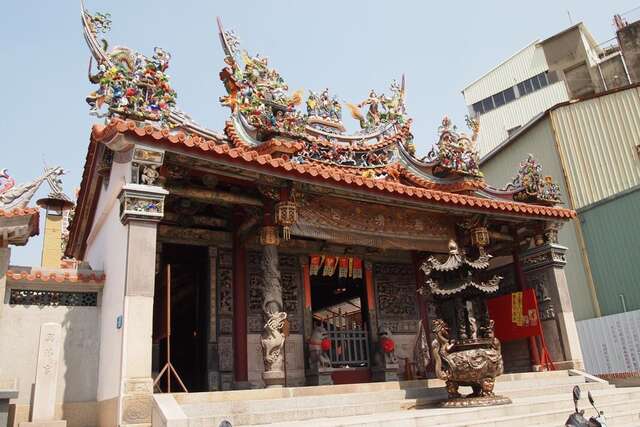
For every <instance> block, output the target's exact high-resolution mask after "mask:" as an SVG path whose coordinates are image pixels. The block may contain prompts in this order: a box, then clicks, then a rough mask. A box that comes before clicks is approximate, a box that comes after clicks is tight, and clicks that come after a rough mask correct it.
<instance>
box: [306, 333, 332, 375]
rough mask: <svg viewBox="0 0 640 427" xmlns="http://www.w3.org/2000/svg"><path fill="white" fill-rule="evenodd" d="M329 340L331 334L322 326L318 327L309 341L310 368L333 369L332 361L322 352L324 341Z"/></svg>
mask: <svg viewBox="0 0 640 427" xmlns="http://www.w3.org/2000/svg"><path fill="white" fill-rule="evenodd" d="M325 338H327V339H328V338H329V333H328V332H327V330H326V329H325V328H323V327H322V326H316V328H315V329H314V330H313V333H312V334H311V339H310V340H309V368H311V369H320V368H331V359H330V358H329V355H327V352H326V351H324V350H322V340H324V339H325Z"/></svg>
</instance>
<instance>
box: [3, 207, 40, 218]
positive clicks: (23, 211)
mask: <svg viewBox="0 0 640 427" xmlns="http://www.w3.org/2000/svg"><path fill="white" fill-rule="evenodd" d="M39 213H40V209H39V208H13V209H11V210H8V211H5V210H2V209H0V216H4V217H6V218H10V217H13V216H28V215H33V214H38V215H39Z"/></svg>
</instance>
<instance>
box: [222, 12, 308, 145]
mask: <svg viewBox="0 0 640 427" xmlns="http://www.w3.org/2000/svg"><path fill="white" fill-rule="evenodd" d="M218 27H219V30H220V40H221V42H222V45H223V49H224V50H225V54H226V57H225V59H224V61H225V63H226V64H227V65H228V67H226V68H225V69H223V70H222V72H221V74H220V76H221V78H222V80H223V81H224V83H225V87H226V88H227V92H228V93H229V94H228V95H227V96H223V97H222V98H220V102H221V103H222V104H223V105H226V106H228V107H229V108H231V110H232V112H234V113H235V114H241V115H242V117H243V118H244V119H245V120H246V121H247V122H248V123H249V124H250V125H252V126H254V127H256V128H259V129H262V130H269V129H271V130H282V131H287V132H291V133H293V134H299V133H301V132H302V131H303V130H304V125H305V121H304V118H303V114H302V113H301V112H300V111H298V110H296V109H295V106H296V105H298V104H300V102H301V101H302V92H301V91H298V92H295V93H293V94H291V95H290V94H289V86H288V85H287V83H286V82H285V81H284V79H283V78H282V77H281V76H280V73H278V72H277V71H276V70H275V69H273V68H270V67H269V60H268V59H267V58H265V57H261V56H260V55H255V56H250V55H249V54H248V53H247V51H245V50H243V51H242V52H240V51H239V47H240V44H239V40H238V37H237V36H236V35H235V33H234V32H233V31H224V30H223V29H222V24H221V22H220V20H218Z"/></svg>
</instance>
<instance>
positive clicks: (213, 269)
mask: <svg viewBox="0 0 640 427" xmlns="http://www.w3.org/2000/svg"><path fill="white" fill-rule="evenodd" d="M217 318H218V248H216V247H213V246H210V247H209V340H208V344H207V372H208V374H207V378H208V385H209V390H210V391H218V390H220V366H219V363H218V325H217Z"/></svg>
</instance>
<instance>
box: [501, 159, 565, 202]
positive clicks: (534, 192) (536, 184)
mask: <svg viewBox="0 0 640 427" xmlns="http://www.w3.org/2000/svg"><path fill="white" fill-rule="evenodd" d="M502 190H503V191H514V194H513V199H514V200H516V201H519V202H529V203H536V202H537V203H542V204H548V205H555V204H558V203H561V202H562V200H561V199H560V186H559V185H557V184H554V182H553V178H552V177H551V176H549V175H547V176H544V175H543V174H542V165H541V164H540V162H538V161H537V160H536V158H535V157H534V156H533V155H532V154H528V155H527V158H526V159H525V160H523V161H522V162H520V167H519V169H518V174H517V175H516V176H515V177H513V180H512V181H511V182H510V183H508V184H507V185H505V187H504V188H503V189H502Z"/></svg>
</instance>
